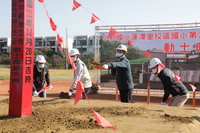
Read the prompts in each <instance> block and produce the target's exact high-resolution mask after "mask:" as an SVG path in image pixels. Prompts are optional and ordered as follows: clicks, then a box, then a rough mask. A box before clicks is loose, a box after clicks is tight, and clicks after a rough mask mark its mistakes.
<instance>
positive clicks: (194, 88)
mask: <svg viewBox="0 0 200 133" xmlns="http://www.w3.org/2000/svg"><path fill="white" fill-rule="evenodd" d="M189 85H190V86H191V88H192V91H195V90H196V89H197V88H196V87H195V86H194V85H192V84H189Z"/></svg>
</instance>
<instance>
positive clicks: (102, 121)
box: [93, 111, 115, 131]
mask: <svg viewBox="0 0 200 133" xmlns="http://www.w3.org/2000/svg"><path fill="white" fill-rule="evenodd" d="M93 114H94V117H95V119H96V121H97V123H98V125H99V126H102V127H107V128H110V129H112V130H113V131H115V128H114V127H113V125H111V124H110V123H109V122H108V120H106V119H105V118H103V117H102V116H101V115H100V114H99V113H97V112H95V111H93Z"/></svg>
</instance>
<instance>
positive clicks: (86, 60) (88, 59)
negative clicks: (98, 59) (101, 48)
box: [80, 53, 94, 70]
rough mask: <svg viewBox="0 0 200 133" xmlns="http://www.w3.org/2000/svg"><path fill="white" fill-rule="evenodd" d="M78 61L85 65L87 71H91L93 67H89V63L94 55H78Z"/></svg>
mask: <svg viewBox="0 0 200 133" xmlns="http://www.w3.org/2000/svg"><path fill="white" fill-rule="evenodd" d="M80 59H81V60H82V61H83V62H84V63H85V65H86V66H87V68H88V69H89V70H91V69H93V67H92V66H91V65H90V61H92V60H94V54H93V53H84V54H81V55H80Z"/></svg>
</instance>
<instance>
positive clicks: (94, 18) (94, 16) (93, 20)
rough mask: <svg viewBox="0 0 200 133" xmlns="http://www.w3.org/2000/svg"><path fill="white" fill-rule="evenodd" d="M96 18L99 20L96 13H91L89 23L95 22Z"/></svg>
mask: <svg viewBox="0 0 200 133" xmlns="http://www.w3.org/2000/svg"><path fill="white" fill-rule="evenodd" d="M98 20H99V18H98V17H97V16H96V15H94V14H92V19H91V22H90V24H92V23H95V22H96V21H98Z"/></svg>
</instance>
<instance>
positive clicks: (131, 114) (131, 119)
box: [0, 97, 200, 133]
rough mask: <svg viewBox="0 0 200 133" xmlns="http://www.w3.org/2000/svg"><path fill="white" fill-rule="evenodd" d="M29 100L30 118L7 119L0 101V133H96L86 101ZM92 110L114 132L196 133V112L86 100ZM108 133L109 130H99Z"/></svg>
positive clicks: (4, 101) (199, 119)
mask: <svg viewBox="0 0 200 133" xmlns="http://www.w3.org/2000/svg"><path fill="white" fill-rule="evenodd" d="M73 103H74V99H58V98H47V99H42V98H33V109H32V115H29V116H25V117H22V118H20V117H15V118H14V117H9V116H8V98H7V97H4V98H2V97H1V100H0V108H1V110H0V132H28V133H33V132H34V133H39V132H42V133H44V132H46V133H69V132H75V133H85V132H87V133H94V132H96V133H98V132H99V133H100V132H101V129H100V128H99V126H98V124H97V123H96V122H95V119H94V116H93V113H92V111H91V109H90V107H89V105H88V103H87V101H86V100H81V101H80V102H79V103H78V104H77V105H76V106H74V105H73ZM90 103H91V105H92V106H93V108H94V110H95V111H96V112H98V113H99V114H100V115H101V116H103V117H104V118H106V119H107V120H108V121H109V122H110V123H111V124H112V125H113V126H114V127H115V128H116V132H117V133H180V132H181V133H198V132H199V131H200V109H193V108H188V107H184V108H176V107H167V106H159V105H146V104H126V103H120V102H117V103H116V102H112V101H103V100H90ZM102 132H104V133H111V132H113V131H112V130H111V129H107V128H102Z"/></svg>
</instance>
